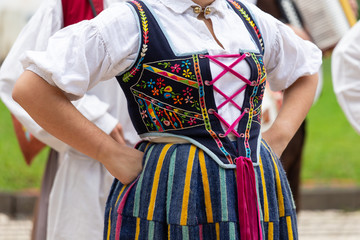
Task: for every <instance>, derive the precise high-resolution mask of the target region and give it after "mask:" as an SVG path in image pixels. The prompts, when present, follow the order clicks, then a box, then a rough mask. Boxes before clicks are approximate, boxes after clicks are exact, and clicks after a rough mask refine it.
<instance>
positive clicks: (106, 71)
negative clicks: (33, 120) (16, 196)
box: [22, 0, 322, 123]
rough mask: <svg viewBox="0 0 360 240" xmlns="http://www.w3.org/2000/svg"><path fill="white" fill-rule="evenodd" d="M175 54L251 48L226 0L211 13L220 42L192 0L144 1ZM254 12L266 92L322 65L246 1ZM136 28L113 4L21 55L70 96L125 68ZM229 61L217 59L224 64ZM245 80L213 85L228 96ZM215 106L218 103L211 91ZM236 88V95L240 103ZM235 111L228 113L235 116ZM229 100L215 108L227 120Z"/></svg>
mask: <svg viewBox="0 0 360 240" xmlns="http://www.w3.org/2000/svg"><path fill="white" fill-rule="evenodd" d="M145 2H146V4H147V6H149V7H150V8H151V9H152V11H153V13H154V14H155V16H156V17H157V19H158V21H159V23H160V25H161V26H162V29H163V31H164V32H165V35H166V36H167V38H168V41H169V42H170V44H171V46H172V48H173V50H174V52H175V53H176V54H178V55H184V54H188V53H194V52H203V51H207V52H208V53H209V54H210V55H217V54H234V53H239V50H249V51H254V52H258V49H257V47H256V45H255V43H254V40H253V39H252V38H251V36H250V34H249V33H248V31H247V30H246V27H245V25H244V23H243V22H242V20H241V19H240V17H239V16H238V15H237V14H236V13H235V12H234V10H233V9H232V8H231V7H230V6H229V5H228V3H227V1H225V0H215V1H214V2H213V3H212V4H211V5H209V6H210V7H211V8H212V11H211V13H210V14H208V15H206V17H207V18H209V19H211V22H212V24H213V30H214V33H215V35H216V37H217V39H218V40H219V42H220V43H221V44H222V46H223V47H224V48H222V47H221V46H220V45H219V44H218V43H217V42H216V41H215V39H214V37H213V36H212V34H211V33H210V31H209V30H208V28H207V27H206V25H205V23H204V22H203V21H201V20H198V19H197V14H196V13H194V11H193V8H192V6H196V4H195V3H194V2H193V1H191V0H177V1H174V0H146V1H145ZM247 7H248V8H249V9H250V11H251V12H252V13H253V15H254V16H255V18H256V21H257V24H258V26H259V28H260V31H261V33H262V36H263V38H264V42H265V55H264V62H265V67H266V70H267V73H268V80H269V83H270V87H271V88H272V90H275V91H278V90H283V89H286V88H287V87H289V86H290V85H291V84H292V83H294V81H296V79H298V78H299V77H301V76H304V75H310V74H314V73H316V72H317V71H318V70H319V67H320V65H321V61H322V60H321V51H320V50H319V49H318V48H317V47H316V46H315V45H314V44H312V43H311V42H309V41H304V40H302V39H301V38H299V37H298V36H297V35H295V33H294V32H293V31H292V30H291V29H290V28H288V27H287V26H285V25H284V24H282V23H281V22H280V21H278V20H276V19H275V18H273V17H272V16H270V15H268V14H266V13H264V12H262V11H261V10H259V9H258V8H257V7H256V6H254V5H252V4H247ZM140 30H141V29H140V26H139V25H138V19H137V16H135V15H134V12H133V10H132V7H131V6H129V5H128V4H126V3H119V4H114V5H112V6H111V7H110V8H108V9H106V10H105V11H103V12H102V13H101V14H100V15H99V16H98V17H96V18H95V19H93V20H90V21H83V22H81V23H79V24H76V25H72V26H70V27H67V28H65V29H62V30H61V31H59V32H58V33H57V34H55V35H54V36H53V37H52V38H51V39H50V41H49V45H48V48H47V51H45V52H27V53H26V55H25V57H24V58H23V60H22V63H23V65H24V67H25V68H27V69H29V70H31V71H33V72H35V73H37V74H38V75H40V76H41V77H43V78H44V79H45V80H46V81H47V82H49V83H50V84H52V85H56V86H58V87H59V88H61V89H62V90H63V91H64V92H65V93H66V94H67V96H68V97H69V99H77V98H79V97H81V96H83V95H84V94H85V93H86V92H87V90H88V89H90V88H92V87H93V86H94V85H96V84H97V83H98V82H100V81H103V80H107V79H111V78H112V77H114V76H116V75H119V74H120V73H122V72H124V71H125V70H127V69H129V68H130V67H131V66H132V65H133V64H134V61H135V60H136V57H137V55H138V52H139V49H140ZM234 60H235V59H231V58H226V59H223V60H221V61H222V62H223V63H225V64H226V65H230V64H231V63H232V62H233V61H234ZM210 68H211V74H212V76H213V77H215V76H217V75H218V74H219V73H220V72H221V71H222V70H223V69H222V68H220V67H219V66H217V65H216V64H214V63H212V62H211V61H210ZM234 70H236V71H237V72H239V73H240V74H241V75H243V76H244V77H246V78H249V76H250V68H249V66H248V64H247V63H246V62H245V61H242V62H240V63H239V64H238V65H236V67H235V68H234ZM243 85H244V82H243V81H241V80H239V79H238V78H237V77H235V76H234V75H232V74H230V73H227V74H225V75H224V76H223V77H222V78H221V79H220V80H219V81H217V82H216V83H215V86H217V87H218V88H220V90H221V91H223V92H224V93H225V94H227V95H231V94H232V93H234V92H235V91H236V90H238V89H239V88H241V87H242V86H243ZM214 96H215V101H216V104H217V105H219V104H220V103H221V102H223V101H224V99H223V97H222V96H221V95H220V94H218V93H217V92H215V93H214ZM243 97H244V96H243V94H240V95H239V96H237V97H236V98H235V101H237V102H238V103H240V105H241V103H242V101H243ZM234 112H235V114H234ZM237 113H238V110H237V109H236V107H234V106H233V105H232V104H226V105H225V106H224V107H222V108H221V109H220V110H219V114H220V115H221V116H222V117H223V118H224V119H225V120H226V121H228V122H229V123H232V122H234V121H235V120H236V118H237V117H238V116H239V114H240V113H238V114H237Z"/></svg>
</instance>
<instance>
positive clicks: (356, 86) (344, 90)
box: [331, 22, 360, 134]
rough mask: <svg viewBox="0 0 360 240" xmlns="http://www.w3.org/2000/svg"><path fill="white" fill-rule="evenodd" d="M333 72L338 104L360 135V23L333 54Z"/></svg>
mask: <svg viewBox="0 0 360 240" xmlns="http://www.w3.org/2000/svg"><path fill="white" fill-rule="evenodd" d="M331 71H332V81H333V86H334V92H335V94H336V97H337V100H338V103H339V105H340V107H341V108H342V110H343V111H344V113H345V115H346V117H347V119H348V121H349V122H350V123H351V125H352V126H353V128H354V129H355V130H356V132H357V133H359V134H360V22H357V23H356V25H355V26H353V27H352V28H351V30H350V31H349V32H348V33H347V34H346V35H345V36H344V37H343V38H342V39H341V41H340V42H339V43H338V44H337V46H336V48H335V50H334V52H333V54H332V62H331Z"/></svg>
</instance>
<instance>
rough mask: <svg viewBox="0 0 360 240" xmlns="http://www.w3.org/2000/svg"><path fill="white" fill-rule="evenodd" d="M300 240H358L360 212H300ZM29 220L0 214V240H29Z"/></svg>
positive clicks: (359, 234) (359, 235) (359, 236)
mask: <svg viewBox="0 0 360 240" xmlns="http://www.w3.org/2000/svg"><path fill="white" fill-rule="evenodd" d="M298 221H299V238H300V240H325V239H326V240H338V239H339V240H340V239H341V240H359V239H360V211H355V212H344V211H340V210H326V211H301V212H300V214H299V218H298ZM31 226H32V224H31V219H28V218H27V219H26V218H25V219H16V220H14V219H10V218H9V217H8V216H7V215H5V214H1V213H0V240H30V231H31Z"/></svg>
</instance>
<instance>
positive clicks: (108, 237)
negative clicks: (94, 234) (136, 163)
mask: <svg viewBox="0 0 360 240" xmlns="http://www.w3.org/2000/svg"><path fill="white" fill-rule="evenodd" d="M111 210H112V208H110V211H109V218H108V230H107V237H106V239H107V240H109V239H110V233H111Z"/></svg>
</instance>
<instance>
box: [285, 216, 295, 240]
mask: <svg viewBox="0 0 360 240" xmlns="http://www.w3.org/2000/svg"><path fill="white" fill-rule="evenodd" d="M286 224H287V228H288V239H289V240H293V239H294V233H293V229H292V224H291V216H287V217H286Z"/></svg>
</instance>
